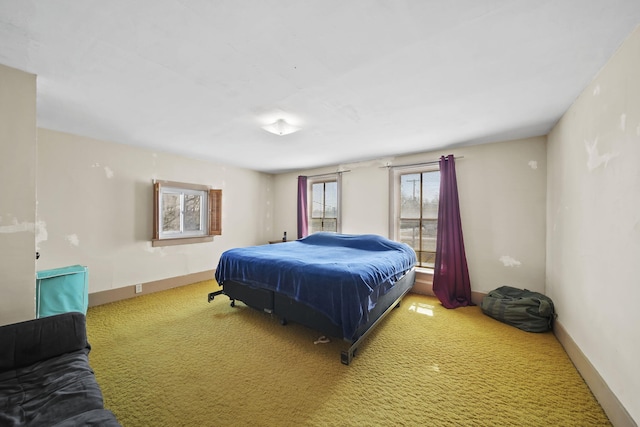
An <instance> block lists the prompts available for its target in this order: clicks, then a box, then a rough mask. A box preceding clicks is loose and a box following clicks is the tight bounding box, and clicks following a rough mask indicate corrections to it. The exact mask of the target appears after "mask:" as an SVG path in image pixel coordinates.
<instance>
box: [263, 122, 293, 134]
mask: <svg viewBox="0 0 640 427" xmlns="http://www.w3.org/2000/svg"><path fill="white" fill-rule="evenodd" d="M262 129H264V130H266V131H267V132H271V133H273V134H275V135H281V136H282V135H288V134H290V133H294V132H297V131H299V130H300V128H298V127H295V126H293V125H291V124H289V123H287V122H286V121H285V120H284V119H278V120H276V121H275V122H273V123H271V124H268V125H266V126H262Z"/></svg>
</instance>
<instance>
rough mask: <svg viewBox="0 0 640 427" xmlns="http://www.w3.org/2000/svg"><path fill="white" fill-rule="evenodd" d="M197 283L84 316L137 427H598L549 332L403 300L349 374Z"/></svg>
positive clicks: (300, 331) (122, 407)
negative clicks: (211, 295) (211, 298)
mask: <svg viewBox="0 0 640 427" xmlns="http://www.w3.org/2000/svg"><path fill="white" fill-rule="evenodd" d="M217 289H219V288H218V286H217V285H216V284H215V282H213V281H210V282H202V283H198V284H195V285H190V286H185V287H182V288H176V289H172V290H169V291H164V292H159V293H156V294H150V295H145V296H141V297H138V298H133V299H130V300H125V301H120V302H116V303H112V304H107V305H103V306H99V307H92V308H90V309H89V311H88V313H87V329H88V334H89V342H90V343H91V345H92V351H91V354H90V360H91V364H92V366H93V368H94V370H95V372H96V376H97V378H98V382H99V383H100V386H101V387H102V391H103V394H104V397H105V404H106V406H107V407H108V408H109V409H111V410H112V411H113V412H114V413H115V414H116V416H117V417H118V420H119V421H120V422H121V423H122V424H123V426H125V427H134V426H144V427H148V426H194V427H196V426H231V425H238V426H248V425H252V426H279V427H280V426H396V425H403V426H601V425H610V423H609V421H608V419H607V417H606V415H605V414H604V412H603V410H602V408H601V407H600V406H599V405H598V403H597V401H596V400H595V399H594V397H593V395H592V394H591V392H590V391H589V389H588V387H587V386H586V384H585V383H584V381H583V380H582V378H581V377H580V375H579V374H578V372H577V371H576V370H575V368H574V366H573V365H572V364H571V361H570V360H569V359H568V357H567V355H566V353H565V352H564V350H563V349H562V347H561V346H560V344H559V343H558V341H557V340H556V339H555V337H554V335H553V334H552V333H544V334H533V333H527V332H523V331H520V330H519V329H516V328H513V327H510V326H507V325H504V324H502V323H500V322H498V321H496V320H493V319H491V318H489V317H487V316H485V315H483V314H482V312H481V311H480V308H479V307H466V308H459V309H455V310H447V309H445V308H443V307H442V306H441V305H440V303H439V302H438V301H437V300H436V299H435V298H431V297H427V296H421V295H415V294H409V295H408V296H407V297H406V298H405V299H404V300H403V302H402V305H401V306H400V307H399V308H398V309H396V310H394V311H393V312H391V314H390V315H389V316H388V317H387V318H386V319H385V320H384V321H383V322H382V323H381V324H380V325H379V326H378V327H377V328H376V330H375V331H374V332H373V333H372V334H371V335H370V336H369V337H368V338H367V340H366V342H365V343H364V344H363V345H362V347H361V348H360V349H359V351H358V353H357V356H356V357H355V359H354V360H353V362H352V363H351V365H349V366H345V365H343V364H341V363H340V351H341V350H343V349H346V348H347V345H346V343H345V342H344V341H341V340H334V341H332V342H330V343H328V344H314V341H315V340H316V339H317V338H318V335H319V334H318V333H317V332H315V331H312V330H310V329H307V328H305V327H302V326H300V325H296V324H289V325H287V326H281V325H280V323H279V320H278V319H277V318H275V317H272V316H270V315H267V314H265V313H261V312H258V311H256V310H253V309H250V308H248V307H246V306H244V305H243V304H242V303H240V302H239V303H237V304H236V307H235V308H232V307H230V305H229V299H228V298H227V297H226V296H220V297H216V299H215V300H214V301H212V302H211V303H207V294H208V293H209V292H211V291H213V290H217Z"/></svg>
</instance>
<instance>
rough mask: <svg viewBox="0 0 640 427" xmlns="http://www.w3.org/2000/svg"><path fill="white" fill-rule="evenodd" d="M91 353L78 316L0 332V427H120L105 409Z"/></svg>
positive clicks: (18, 325)
mask: <svg viewBox="0 0 640 427" xmlns="http://www.w3.org/2000/svg"><path fill="white" fill-rule="evenodd" d="M90 349H91V346H90V345H89V343H88V342H87V333H86V321H85V316H84V315H83V314H82V313H65V314H59V315H55V316H49V317H43V318H40V319H35V320H29V321H26V322H21V323H14V324H12V325H6V326H2V327H0V426H2V427H5V426H7V427H13V426H47V427H51V426H56V427H63V426H74V427H75V426H120V424H119V423H118V421H117V419H116V417H115V416H114V414H113V413H112V412H111V411H109V410H107V409H104V403H103V399H102V392H101V390H100V387H99V385H98V383H97V382H96V378H95V376H94V374H93V370H92V369H91V367H90V366H89V358H88V355H89V351H90Z"/></svg>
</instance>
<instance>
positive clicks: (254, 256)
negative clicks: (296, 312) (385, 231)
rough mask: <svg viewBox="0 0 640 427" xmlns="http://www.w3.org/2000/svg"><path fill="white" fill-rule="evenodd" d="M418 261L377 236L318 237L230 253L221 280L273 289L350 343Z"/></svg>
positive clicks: (225, 256) (404, 249) (405, 247)
mask: <svg viewBox="0 0 640 427" xmlns="http://www.w3.org/2000/svg"><path fill="white" fill-rule="evenodd" d="M415 262H416V255H415V252H414V250H413V249H412V248H411V247H409V246H408V245H406V244H404V243H398V242H394V241H392V240H389V239H386V238H384V237H382V236H377V235H373V234H366V235H347V234H335V233H326V232H322V233H314V234H312V235H310V236H307V237H305V238H303V239H300V240H296V241H292V242H287V243H279V244H274V245H262V246H251V247H246V248H236V249H230V250H228V251H226V252H224V253H223V254H222V256H221V257H220V261H219V263H218V268H217V269H216V274H215V277H216V280H217V281H218V283H219V284H221V285H223V284H224V282H225V281H227V280H233V281H237V282H242V283H246V284H249V285H251V286H255V287H259V288H266V289H271V290H273V291H276V292H280V293H282V294H284V295H287V296H288V297H290V298H293V299H295V300H296V301H299V302H301V303H304V304H307V305H309V306H311V307H313V308H315V309H316V310H318V311H320V312H322V313H324V314H325V315H326V316H328V317H329V318H330V319H331V320H332V321H333V322H334V323H335V324H336V325H340V326H342V330H343V335H344V337H345V338H351V337H353V335H354V334H355V332H356V330H357V328H358V327H359V326H360V325H362V324H364V323H366V322H367V321H368V320H369V310H371V308H373V307H374V306H375V303H376V301H377V298H378V297H379V296H381V295H384V294H385V293H386V292H387V291H388V290H389V289H390V288H391V287H392V286H393V285H394V284H395V282H396V281H397V280H398V279H399V278H400V277H402V275H403V274H404V273H405V272H406V271H407V270H410V269H411V268H412V267H413V266H414V264H415Z"/></svg>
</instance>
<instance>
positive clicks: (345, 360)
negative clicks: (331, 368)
mask: <svg viewBox="0 0 640 427" xmlns="http://www.w3.org/2000/svg"><path fill="white" fill-rule="evenodd" d="M357 349H358V348H357V347H356V346H355V345H352V346H351V347H349V349H348V350H347V351H343V352H341V353H340V362H342V364H343V365H349V364H350V363H351V361H352V360H353V358H354V357H356V350H357Z"/></svg>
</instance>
